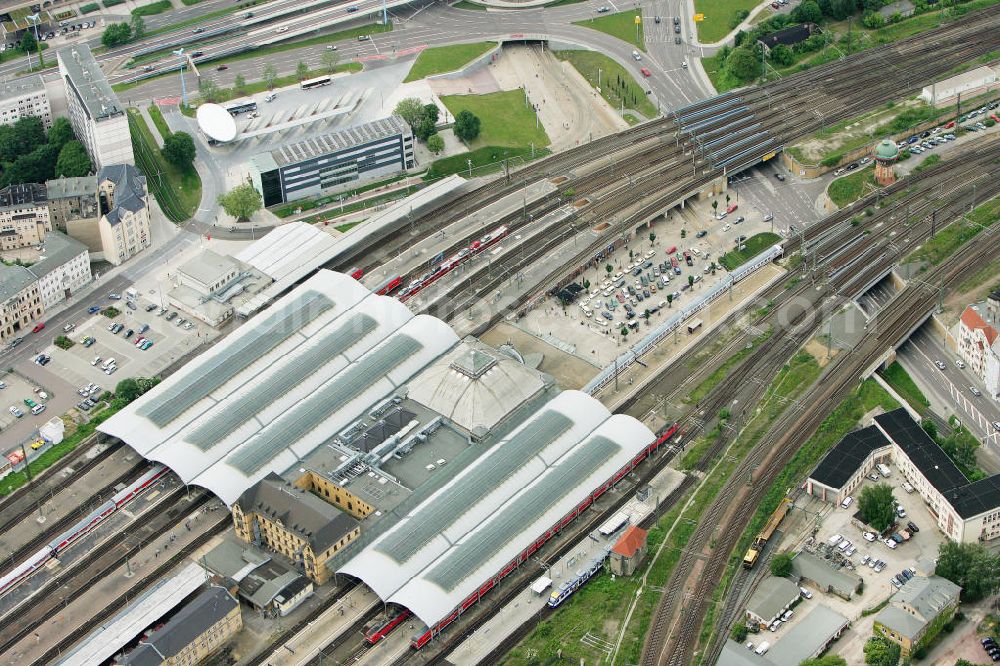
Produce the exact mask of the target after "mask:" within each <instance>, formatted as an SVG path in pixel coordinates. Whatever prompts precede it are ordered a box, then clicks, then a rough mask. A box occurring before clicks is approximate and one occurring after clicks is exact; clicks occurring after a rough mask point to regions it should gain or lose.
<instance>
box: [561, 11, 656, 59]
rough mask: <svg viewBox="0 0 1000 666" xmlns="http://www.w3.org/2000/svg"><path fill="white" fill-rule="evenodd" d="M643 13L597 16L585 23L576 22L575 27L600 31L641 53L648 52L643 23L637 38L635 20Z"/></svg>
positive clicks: (632, 12) (629, 12)
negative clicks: (626, 43)
mask: <svg viewBox="0 0 1000 666" xmlns="http://www.w3.org/2000/svg"><path fill="white" fill-rule="evenodd" d="M637 16H639V17H640V18H641V12H636V11H627V12H618V13H617V14H604V15H602V16H595V17H593V18H589V19H586V20H584V21H576V22H575V23H574V24H573V25H580V26H583V27H584V28H590V29H591V30H599V31H600V32H604V33H607V34H609V35H611V36H612V37H617V38H618V39H620V40H622V41H623V42H628V43H629V44H631V45H632V46H635V47H636V48H638V49H639V50H640V51H645V50H646V38H645V36H644V35H643V29H642V23H640V24H639V34H638V38H637V37H636V25H635V19H636V17H637Z"/></svg>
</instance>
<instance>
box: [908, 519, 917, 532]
mask: <svg viewBox="0 0 1000 666" xmlns="http://www.w3.org/2000/svg"><path fill="white" fill-rule="evenodd" d="M906 526H907V527H908V528H909V529H910V531H911V532H913V533H917V532H919V531H920V528H919V527H917V526H916V525H915V524H914V523H913V521H912V520H911V521H910V522H908V523H906Z"/></svg>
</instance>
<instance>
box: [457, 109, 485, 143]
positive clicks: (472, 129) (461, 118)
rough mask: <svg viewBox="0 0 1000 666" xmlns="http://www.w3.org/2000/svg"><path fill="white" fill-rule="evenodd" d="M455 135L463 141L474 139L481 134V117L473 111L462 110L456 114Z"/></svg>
mask: <svg viewBox="0 0 1000 666" xmlns="http://www.w3.org/2000/svg"><path fill="white" fill-rule="evenodd" d="M454 131H455V136H457V137H458V138H459V139H461V140H462V141H466V142H469V141H472V140H473V139H475V138H476V137H477V136H479V118H478V117H477V116H476V115H475V114H473V113H472V112H471V111H468V110H462V111H459V112H458V115H457V116H455V130H454Z"/></svg>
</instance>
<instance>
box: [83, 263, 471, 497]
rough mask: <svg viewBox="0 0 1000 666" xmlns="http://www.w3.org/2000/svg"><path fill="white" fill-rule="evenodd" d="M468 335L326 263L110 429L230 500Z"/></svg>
mask: <svg viewBox="0 0 1000 666" xmlns="http://www.w3.org/2000/svg"><path fill="white" fill-rule="evenodd" d="M457 343H458V337H457V336H456V335H455V333H454V332H453V331H452V330H451V328H450V327H449V326H448V325H447V324H445V323H444V322H442V321H440V320H438V319H435V318H433V317H429V316H427V315H419V316H414V315H413V313H411V312H410V310H409V309H407V308H406V306H405V305H403V304H402V303H400V302H399V301H397V300H396V299H393V298H388V297H385V296H377V295H374V294H372V293H371V292H369V291H368V289H367V288H365V287H364V286H362V285H361V284H360V283H358V282H357V281H356V280H354V279H352V278H350V277H348V276H346V275H343V274H340V273H334V272H332V271H326V270H323V271H320V272H318V273H317V274H316V275H315V276H313V277H312V278H310V279H309V280H307V281H306V282H305V283H303V284H302V285H300V286H299V287H297V288H296V289H294V290H293V291H292V292H290V293H289V294H288V295H287V296H285V297H284V298H282V299H280V300H279V301H277V302H276V303H275V304H274V305H273V306H272V307H270V308H268V309H267V310H266V311H265V312H263V313H261V314H260V315H258V316H257V317H255V318H254V319H252V320H251V321H250V322H248V323H247V324H245V325H244V326H242V327H240V328H239V329H237V330H236V331H235V332H234V333H232V334H231V335H229V336H227V337H224V338H222V339H221V340H220V341H219V343H218V344H216V345H215V346H214V347H213V348H212V349H211V350H209V351H207V352H205V353H204V354H202V355H201V356H199V357H198V358H197V359H195V360H194V361H192V362H191V363H188V364H187V365H185V366H184V367H183V368H181V369H180V370H179V371H178V372H176V373H175V374H173V375H171V376H170V377H168V378H167V379H166V380H164V381H163V382H162V383H161V384H160V385H159V386H157V387H156V388H154V389H153V390H152V391H150V392H149V393H147V394H146V395H144V396H142V397H141V398H140V399H138V400H136V401H135V402H134V403H132V404H131V405H129V406H128V407H126V408H125V409H123V410H121V411H120V412H119V413H118V414H116V415H115V416H113V417H112V418H110V419H108V420H107V421H106V422H104V423H103V424H101V426H100V427H99V429H100V430H101V431H102V432H105V433H107V434H109V435H113V436H115V437H118V438H119V439H121V440H123V441H124V442H126V443H127V444H129V445H130V446H131V447H132V448H134V449H136V451H138V452H139V453H140V454H141V455H143V456H144V457H146V458H148V459H150V460H156V461H158V462H161V463H163V464H165V465H167V466H168V467H170V468H171V469H172V470H173V471H174V472H176V473H177V474H178V475H179V476H180V477H181V479H182V480H183V481H184V483H186V484H191V485H198V486H202V487H205V488H208V489H209V490H211V491H212V492H213V493H215V494H216V495H217V496H218V497H219V498H221V499H222V500H223V501H224V502H226V504H229V505H231V504H232V503H233V502H234V501H235V500H236V499H237V498H238V497H239V496H240V494H242V493H243V491H245V490H246V489H247V488H249V487H250V486H252V485H253V484H254V483H256V482H257V481H259V480H260V479H262V478H264V477H265V476H267V475H268V474H269V473H270V472H276V473H278V474H281V473H282V472H284V471H285V470H287V469H290V468H291V467H293V466H294V465H295V464H296V463H297V462H298V461H300V460H302V459H303V458H305V457H306V456H308V455H309V454H310V453H312V452H313V451H314V450H315V449H317V448H318V447H319V446H320V445H322V444H323V443H324V442H326V441H327V440H329V439H330V438H331V437H333V436H334V435H336V434H337V433H338V432H340V431H341V430H343V429H344V428H346V427H348V426H349V425H350V424H351V423H352V422H354V421H355V420H356V419H357V418H358V417H359V416H361V415H362V414H363V413H364V412H365V410H367V409H369V408H370V407H371V405H373V404H375V403H376V402H378V401H379V400H381V399H383V398H385V397H387V396H389V395H391V394H392V393H393V392H394V391H395V390H396V389H397V388H399V387H400V386H402V385H403V384H405V383H406V382H407V381H408V380H409V379H410V378H411V377H413V376H414V375H415V374H416V373H417V372H419V371H420V370H422V369H423V368H424V367H425V366H427V365H428V364H430V363H431V362H433V361H434V360H435V359H437V358H438V357H439V356H441V355H442V354H444V353H445V352H447V351H448V350H449V349H451V348H452V347H453V346H454V345H455V344H457Z"/></svg>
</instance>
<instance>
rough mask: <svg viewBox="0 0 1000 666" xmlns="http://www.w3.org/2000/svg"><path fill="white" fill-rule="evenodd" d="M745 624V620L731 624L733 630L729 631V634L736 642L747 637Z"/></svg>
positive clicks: (740, 641)
mask: <svg viewBox="0 0 1000 666" xmlns="http://www.w3.org/2000/svg"><path fill="white" fill-rule="evenodd" d="M748 633H749V631H748V630H747V625H746V623H745V622H742V621H741V622H737V623H736V624H734V625H733V630H732V631H731V632H729V636H730V637H731V638H732V639H733V640H734V641H736V642H737V643H742V642H743V641H745V640H746V639H747V634H748Z"/></svg>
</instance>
